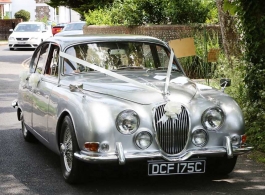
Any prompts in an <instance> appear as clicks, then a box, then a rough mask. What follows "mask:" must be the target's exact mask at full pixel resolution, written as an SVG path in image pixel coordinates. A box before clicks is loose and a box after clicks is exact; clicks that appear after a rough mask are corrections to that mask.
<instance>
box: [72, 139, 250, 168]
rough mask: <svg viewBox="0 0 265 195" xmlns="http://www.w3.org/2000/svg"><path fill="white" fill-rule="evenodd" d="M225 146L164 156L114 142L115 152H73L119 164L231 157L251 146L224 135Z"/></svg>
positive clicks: (82, 157) (79, 156) (86, 158)
mask: <svg viewBox="0 0 265 195" xmlns="http://www.w3.org/2000/svg"><path fill="white" fill-rule="evenodd" d="M225 142H226V143H225V147H216V148H200V149H196V150H186V151H185V152H183V153H181V154H180V155H178V156H170V157H169V156H166V155H164V154H163V153H162V152H160V151H157V152H138V153H125V152H124V150H123V147H122V144H121V143H120V142H117V143H116V152H115V153H112V154H94V153H93V154H91V155H90V154H88V153H87V152H85V151H81V152H75V154H74V156H75V157H76V158H77V159H79V160H82V161H85V162H89V163H103V162H113V161H114V162H115V161H116V162H117V161H118V162H119V164H120V165H123V164H125V162H126V160H141V159H153V158H162V159H165V160H166V161H171V162H180V161H185V160H188V159H189V158H191V157H194V156H201V157H206V156H227V157H228V158H232V157H233V156H234V155H235V156H237V155H240V154H244V153H247V152H250V151H251V150H252V149H253V147H241V148H238V147H233V146H232V144H231V139H230V137H228V136H226V137H225Z"/></svg>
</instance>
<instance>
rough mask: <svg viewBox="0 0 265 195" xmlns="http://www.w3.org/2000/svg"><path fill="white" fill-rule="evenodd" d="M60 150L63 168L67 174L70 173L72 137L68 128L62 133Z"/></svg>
mask: <svg viewBox="0 0 265 195" xmlns="http://www.w3.org/2000/svg"><path fill="white" fill-rule="evenodd" d="M60 150H61V153H62V155H63V160H64V165H65V168H66V170H67V171H68V172H70V171H71V170H72V161H73V152H72V151H73V145H72V136H71V132H70V129H69V128H67V129H66V130H65V132H64V136H63V143H61V146H60Z"/></svg>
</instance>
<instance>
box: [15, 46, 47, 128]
mask: <svg viewBox="0 0 265 195" xmlns="http://www.w3.org/2000/svg"><path fill="white" fill-rule="evenodd" d="M41 48H42V47H41V46H40V47H38V48H37V49H36V50H35V52H34V54H33V55H32V58H31V60H30V65H29V71H30V72H31V73H33V72H35V70H36V65H37V64H38V60H39V55H40V51H41ZM21 84H22V85H21V86H20V90H19V100H20V102H19V104H20V107H21V109H22V112H23V119H24V123H25V124H26V125H27V126H28V127H30V128H32V104H33V99H32V90H33V89H32V87H31V86H30V85H29V77H28V76H27V78H26V79H25V82H23V83H21Z"/></svg>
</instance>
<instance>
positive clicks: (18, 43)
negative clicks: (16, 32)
mask: <svg viewBox="0 0 265 195" xmlns="http://www.w3.org/2000/svg"><path fill="white" fill-rule="evenodd" d="M18 44H26V42H18Z"/></svg>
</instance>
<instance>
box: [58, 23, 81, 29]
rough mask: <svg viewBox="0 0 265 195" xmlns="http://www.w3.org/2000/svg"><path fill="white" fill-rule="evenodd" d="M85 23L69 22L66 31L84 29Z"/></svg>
mask: <svg viewBox="0 0 265 195" xmlns="http://www.w3.org/2000/svg"><path fill="white" fill-rule="evenodd" d="M84 25H85V23H71V24H67V25H66V26H65V27H64V29H63V30H64V31H70V30H83V26H84Z"/></svg>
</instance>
